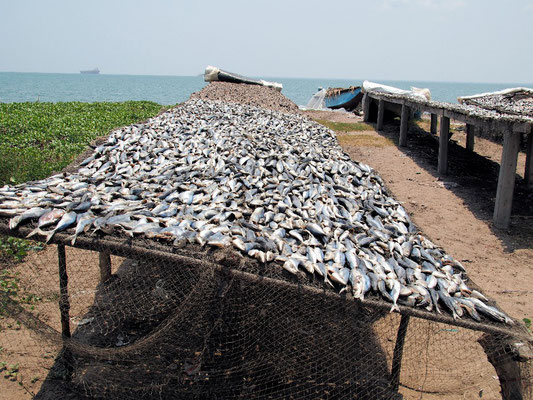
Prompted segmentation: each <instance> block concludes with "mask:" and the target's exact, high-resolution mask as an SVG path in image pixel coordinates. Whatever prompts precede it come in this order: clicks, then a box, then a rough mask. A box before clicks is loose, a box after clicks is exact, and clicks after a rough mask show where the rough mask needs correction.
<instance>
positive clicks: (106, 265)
mask: <svg viewBox="0 0 533 400" xmlns="http://www.w3.org/2000/svg"><path fill="white" fill-rule="evenodd" d="M98 256H99V261H100V283H104V282H106V281H107V280H108V279H109V278H111V253H109V251H101V252H100V253H98Z"/></svg>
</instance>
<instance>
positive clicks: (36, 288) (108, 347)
mask: <svg viewBox="0 0 533 400" xmlns="http://www.w3.org/2000/svg"><path fill="white" fill-rule="evenodd" d="M101 250H102V251H105V250H107V249H105V248H102V249H101ZM202 256H203V255H202V254H199V257H200V259H199V261H200V263H198V262H191V263H187V262H181V263H177V262H169V260H168V259H161V258H157V257H153V256H149V255H146V256H139V255H138V254H136V255H135V256H132V257H126V258H122V257H115V256H113V257H112V258H111V261H112V266H113V269H112V272H113V275H112V276H111V278H110V279H108V280H107V281H106V282H105V283H99V279H100V272H99V267H98V264H99V253H98V252H96V251H88V250H81V249H77V248H71V247H67V248H66V261H67V273H68V300H69V302H68V304H69V321H70V329H71V332H72V338H70V339H64V338H62V337H61V333H60V332H61V329H62V327H61V313H60V309H59V300H60V293H59V286H60V284H59V274H58V258H57V257H58V255H57V247H56V246H52V245H49V246H47V247H46V248H45V249H44V250H42V251H39V252H35V253H31V254H30V255H29V256H28V257H27V258H26V260H25V261H24V262H23V263H18V264H12V265H10V266H9V267H8V270H9V274H11V275H10V276H13V277H16V281H17V285H18V289H17V291H16V293H15V291H11V292H6V291H3V292H2V296H3V297H2V306H3V310H4V317H3V319H2V320H0V323H1V324H2V330H3V332H2V333H3V334H2V335H1V336H0V341H1V343H0V346H1V347H2V348H3V351H2V353H1V354H2V357H4V358H6V359H8V358H9V360H10V363H11V362H12V363H15V362H17V360H18V363H19V366H18V368H19V371H20V373H21V374H24V379H21V381H22V383H23V384H24V385H26V386H27V387H29V389H30V391H31V390H33V391H34V392H36V393H37V392H38V394H37V398H41V399H46V398H58V396H61V397H62V398H105V399H110V398H120V399H129V398H131V399H139V398H216V399H226V398H241V399H249V398H258V399H263V398H294V399H300V398H301V399H304V398H336V399H337V398H339V399H343V398H364V399H390V398H398V399H399V398H402V397H403V398H407V399H410V398H413V399H414V398H417V399H418V398H421V397H422V398H457V399H459V398H461V399H462V398H479V397H480V396H482V397H483V398H500V394H499V392H500V385H499V381H498V377H497V372H496V371H495V370H494V368H493V367H492V365H491V364H490V363H489V362H488V361H487V357H486V355H485V353H484V350H483V348H482V346H481V345H480V344H479V340H480V339H481V338H482V337H483V336H484V335H485V334H484V333H482V332H478V331H475V330H470V329H465V328H460V327H456V326H452V325H448V324H444V323H439V322H432V321H427V320H422V319H419V318H413V317H411V318H410V320H409V321H408V325H407V328H406V332H405V337H404V340H405V342H404V345H403V349H401V350H402V352H401V353H400V355H401V356H402V357H401V361H402V362H401V369H400V370H399V371H400V374H399V389H398V390H396V388H395V383H394V382H395V379H396V377H395V372H394V364H395V362H396V363H397V360H396V361H395V360H394V359H395V356H397V355H398V337H399V329H398V328H399V326H400V323H401V322H400V321H401V316H400V315H399V314H397V313H392V314H391V313H389V312H387V311H383V310H380V309H376V308H373V307H370V306H367V305H364V303H361V302H358V301H353V300H350V299H347V298H343V297H342V296H337V295H334V296H332V295H331V294H330V293H327V292H326V291H323V292H320V291H318V290H316V289H315V290H308V289H307V288H306V286H305V285H304V284H296V285H280V284H276V282H277V279H272V278H264V279H260V278H259V279H253V280H249V279H244V277H243V276H241V275H238V274H234V273H232V272H231V271H230V269H229V268H220V269H213V268H211V266H210V265H209V264H208V263H207V262H206V263H205V265H202V259H201V257H202ZM241 264H242V263H241ZM243 269H246V266H244V268H243ZM253 272H254V273H258V274H259V273H260V272H261V271H260V270H254V271H253ZM17 321H19V322H20V325H19V324H18V323H17ZM404 321H407V320H404ZM400 336H401V335H400ZM504 339H505V338H504V337H502V342H501V343H502V347H501V349H495V351H500V352H502V353H505V352H506V351H507V350H506V348H505V346H504V345H503V343H505V340H504ZM494 343H497V341H496V342H494ZM45 356H46V357H45ZM509 357H511V354H509ZM30 371H31V372H30ZM524 371H527V369H524ZM30 374H35V375H36V376H37V374H39V377H40V380H39V381H38V382H37V383H36V384H35V385H34V386H33V387H31V384H30V383H29V381H30ZM529 379H530V378H529V377H527V376H524V377H523V380H524V385H526V384H527V383H528V382H529ZM6 382H8V381H6ZM6 382H4V385H5V384H7V383H6ZM524 387H525V386H524Z"/></svg>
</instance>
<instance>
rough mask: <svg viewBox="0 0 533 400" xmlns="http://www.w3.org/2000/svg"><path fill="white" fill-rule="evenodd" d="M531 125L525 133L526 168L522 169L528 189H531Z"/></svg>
mask: <svg viewBox="0 0 533 400" xmlns="http://www.w3.org/2000/svg"><path fill="white" fill-rule="evenodd" d="M531 157H533V127H532V128H531V131H530V132H529V134H528V135H527V146H526V169H525V171H524V182H525V183H526V186H527V188H528V189H533V160H531Z"/></svg>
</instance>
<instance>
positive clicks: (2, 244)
mask: <svg viewBox="0 0 533 400" xmlns="http://www.w3.org/2000/svg"><path fill="white" fill-rule="evenodd" d="M43 248H44V244H42V243H39V242H33V241H31V240H25V239H19V238H15V237H11V236H0V256H1V257H2V258H4V259H5V258H7V259H8V260H9V261H14V262H20V261H22V260H23V259H24V257H25V256H26V255H27V254H28V251H30V250H42V249H43Z"/></svg>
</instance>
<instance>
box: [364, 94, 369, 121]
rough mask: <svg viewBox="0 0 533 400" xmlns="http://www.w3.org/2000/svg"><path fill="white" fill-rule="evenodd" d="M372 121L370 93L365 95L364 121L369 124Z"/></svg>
mask: <svg viewBox="0 0 533 400" xmlns="http://www.w3.org/2000/svg"><path fill="white" fill-rule="evenodd" d="M369 120H370V96H369V95H368V93H365V94H364V95H363V121H364V122H368V121H369Z"/></svg>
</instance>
